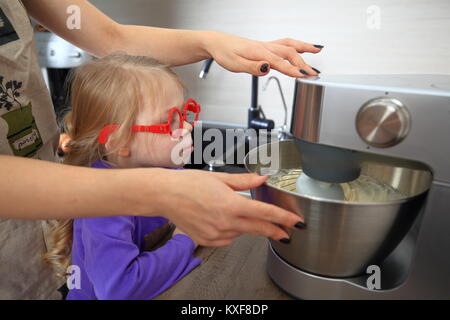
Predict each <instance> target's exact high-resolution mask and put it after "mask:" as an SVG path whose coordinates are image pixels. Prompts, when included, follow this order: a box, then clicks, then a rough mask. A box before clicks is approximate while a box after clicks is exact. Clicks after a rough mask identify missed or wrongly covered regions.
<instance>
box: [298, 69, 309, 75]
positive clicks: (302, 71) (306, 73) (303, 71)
mask: <svg viewBox="0 0 450 320" xmlns="http://www.w3.org/2000/svg"><path fill="white" fill-rule="evenodd" d="M300 73H301V74H304V75H305V76H309V73H308V72H306V71H305V70H303V69H300Z"/></svg>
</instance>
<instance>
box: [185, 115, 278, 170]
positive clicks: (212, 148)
mask: <svg viewBox="0 0 450 320" xmlns="http://www.w3.org/2000/svg"><path fill="white" fill-rule="evenodd" d="M227 138H228V141H227ZM216 139H218V141H217V142H216ZM192 141H193V143H194V152H192V155H191V159H190V162H189V163H188V164H186V165H185V168H188V169H203V170H209V171H222V172H229V173H246V172H247V170H246V169H245V167H244V158H245V155H246V154H247V153H248V152H249V151H250V150H251V149H253V148H256V147H258V146H259V145H260V144H265V143H267V142H269V141H268V135H267V134H265V135H264V136H263V135H262V134H261V135H259V136H257V135H256V132H255V131H248V130H247V127H246V126H244V125H240V124H233V123H223V122H213V121H199V122H198V123H197V124H196V125H195V126H194V129H193V130H192ZM205 151H206V152H205ZM209 155H211V156H212V158H207V156H209ZM219 162H222V163H221V164H220V163H219Z"/></svg>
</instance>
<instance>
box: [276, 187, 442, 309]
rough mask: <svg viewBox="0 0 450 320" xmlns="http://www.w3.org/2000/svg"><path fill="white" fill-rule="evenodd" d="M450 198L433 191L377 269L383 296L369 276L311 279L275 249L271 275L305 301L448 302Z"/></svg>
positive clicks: (315, 277) (438, 188)
mask: <svg viewBox="0 0 450 320" xmlns="http://www.w3.org/2000/svg"><path fill="white" fill-rule="evenodd" d="M449 197H450V191H449V186H442V185H438V184H433V185H432V187H431V189H430V191H429V195H428V197H427V204H426V207H425V208H424V210H423V212H422V213H421V214H420V216H419V218H420V219H418V220H417V221H416V223H415V225H414V226H413V227H412V228H411V229H410V231H409V232H408V234H407V235H406V236H405V237H404V238H403V240H402V241H401V242H400V244H399V245H398V246H397V248H396V249H395V250H394V251H393V252H392V253H391V254H390V255H389V256H388V257H387V258H386V259H385V260H384V261H383V263H381V264H380V265H379V267H380V271H381V272H380V279H381V288H380V289H379V290H374V289H369V287H368V285H367V283H368V282H369V283H370V282H371V279H370V277H371V276H372V273H370V272H366V273H364V274H362V275H360V276H358V277H352V278H331V277H321V276H318V275H313V274H311V273H308V272H305V271H302V270H300V269H298V268H295V267H294V266H292V265H291V264H289V263H287V262H286V261H285V260H283V259H282V258H281V257H280V256H279V255H278V254H277V253H276V252H275V251H274V250H273V248H272V247H271V246H269V249H268V257H267V272H268V274H269V276H270V277H271V279H272V280H273V281H274V282H275V283H276V284H277V285H278V286H279V287H280V288H282V289H283V290H284V291H286V292H288V293H289V294H291V295H292V296H294V297H296V298H301V299H433V300H436V299H450V276H449V268H450V258H449V256H448V254H447V252H448V251H449V249H450V248H449V244H450V233H449V232H448V226H449V225H450V215H448V214H445V215H440V213H443V212H445V213H448V212H450V202H449V201H448V200H447V199H448V198H449ZM419 231H420V232H419Z"/></svg>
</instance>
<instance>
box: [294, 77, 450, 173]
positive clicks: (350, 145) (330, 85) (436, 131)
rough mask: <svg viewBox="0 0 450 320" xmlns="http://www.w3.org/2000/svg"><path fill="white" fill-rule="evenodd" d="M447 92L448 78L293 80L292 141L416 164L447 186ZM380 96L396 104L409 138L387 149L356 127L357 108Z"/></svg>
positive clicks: (449, 123)
mask: <svg viewBox="0 0 450 320" xmlns="http://www.w3.org/2000/svg"><path fill="white" fill-rule="evenodd" d="M449 88H450V76H448V75H384V76H382V75H379V76H370V75H366V76H363V75H359V76H352V75H347V76H321V77H320V78H318V79H297V80H296V93H295V96H294V97H295V99H294V105H293V110H292V124H291V132H292V134H293V135H294V136H296V137H297V138H301V139H304V140H307V141H310V142H316V143H320V144H323V145H329V146H335V147H341V148H345V149H350V150H357V151H366V152H372V153H374V154H377V155H380V156H381V155H387V156H392V157H398V158H405V159H410V160H416V161H420V162H423V163H426V164H427V165H428V166H429V167H431V168H432V169H433V174H434V179H435V180H438V181H441V182H449V181H450V166H449V165H448V159H449V158H450V145H449V144H448V143H447V140H448V137H450V89H449ZM319 92H320V94H319ZM381 96H384V97H388V98H394V99H398V100H399V101H401V102H402V103H403V104H404V105H406V106H407V107H408V111H409V114H410V117H411V128H410V130H409V133H408V135H407V136H406V137H405V138H404V139H403V140H402V141H401V142H400V143H398V144H397V145H395V146H392V147H390V148H374V147H372V146H370V145H369V144H367V143H366V142H364V141H363V140H362V139H361V138H360V136H359V135H358V133H357V131H356V127H355V118H356V115H357V113H358V111H359V109H360V108H361V106H362V105H363V104H364V103H366V102H367V101H369V100H371V99H373V98H376V97H381Z"/></svg>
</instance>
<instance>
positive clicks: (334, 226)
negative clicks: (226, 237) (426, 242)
mask: <svg viewBox="0 0 450 320" xmlns="http://www.w3.org/2000/svg"><path fill="white" fill-rule="evenodd" d="M275 144H277V145H276V146H275ZM274 147H278V148H277V149H278V150H279V151H278V157H276V160H278V166H279V169H294V168H301V163H300V153H299V152H301V150H298V149H297V146H296V145H295V143H294V141H293V140H290V141H281V142H274V143H272V144H268V145H265V146H260V147H258V148H255V149H253V150H251V151H250V152H249V153H248V154H247V156H246V158H245V166H246V168H247V170H248V171H249V172H258V173H265V172H267V171H268V170H267V168H268V167H269V166H270V165H269V164H266V165H262V164H261V163H260V162H259V157H258V156H257V154H258V153H259V152H262V149H261V148H268V150H269V151H270V150H275V149H274ZM274 154H275V153H274ZM252 162H253V163H252ZM261 162H262V161H261ZM272 165H273V163H272ZM269 171H270V170H269ZM273 173H274V172H273V171H272V174H273ZM361 174H363V175H367V176H370V177H372V178H374V179H376V180H377V181H379V182H381V183H384V184H386V185H389V186H391V187H393V188H395V189H397V190H398V191H400V192H401V193H402V194H404V195H405V197H404V198H402V199H400V200H395V201H384V202H349V201H340V200H327V199H320V198H312V197H305V196H301V195H299V194H297V193H295V192H292V191H288V190H287V189H285V188H282V187H277V186H275V185H273V184H272V185H271V184H270V183H269V182H266V183H265V184H263V185H262V186H260V187H258V188H256V189H253V190H251V194H252V197H253V199H257V200H260V201H264V202H267V203H271V204H275V205H277V206H279V207H282V208H285V209H287V210H290V211H292V212H295V213H297V214H298V215H300V216H302V217H303V218H304V220H305V222H306V224H307V226H306V228H304V229H303V230H291V231H290V240H291V241H290V243H288V244H284V243H281V242H278V241H272V240H271V244H272V246H273V248H274V249H275V251H276V252H277V253H278V255H280V256H281V257H282V258H283V259H284V260H285V261H286V262H288V263H290V264H291V265H293V266H295V267H297V268H300V269H302V270H304V271H308V272H310V273H313V274H318V275H322V276H330V277H351V276H355V275H359V274H362V273H365V272H366V268H367V266H369V265H372V264H379V262H381V261H382V260H383V259H384V258H385V257H386V256H387V255H388V254H389V253H390V252H391V251H392V250H393V249H394V248H395V247H396V246H397V245H398V243H399V242H400V241H401V239H402V238H403V237H404V236H405V234H406V233H407V232H408V230H409V229H410V227H411V225H412V224H413V222H414V220H415V218H416V216H417V215H418V213H419V211H420V209H421V207H422V205H423V203H424V200H425V198H426V193H427V191H428V189H429V187H430V185H431V181H432V174H431V171H429V170H426V169H425V166H424V165H422V164H419V163H415V162H410V161H407V160H399V159H393V158H384V159H383V161H382V162H378V161H365V162H363V163H362V169H361Z"/></svg>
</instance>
